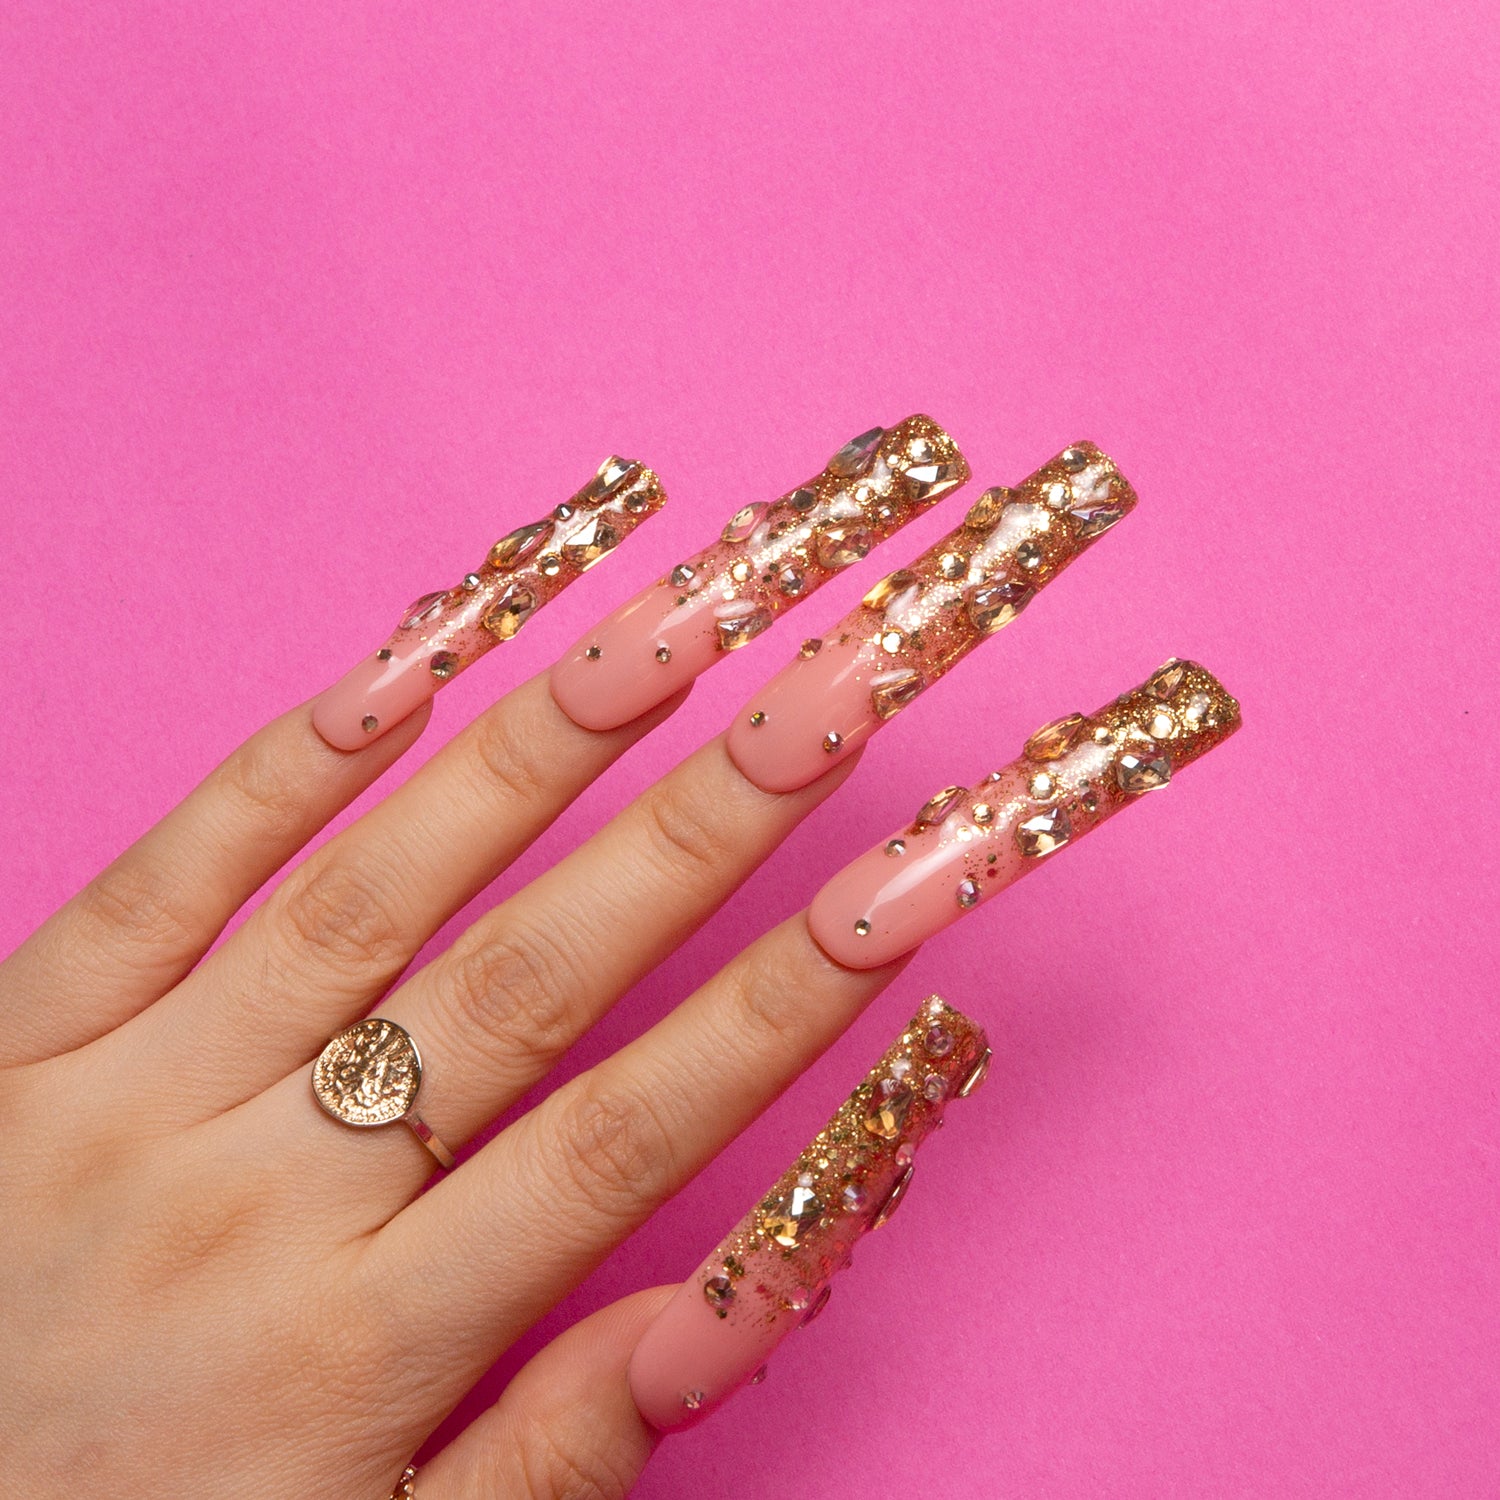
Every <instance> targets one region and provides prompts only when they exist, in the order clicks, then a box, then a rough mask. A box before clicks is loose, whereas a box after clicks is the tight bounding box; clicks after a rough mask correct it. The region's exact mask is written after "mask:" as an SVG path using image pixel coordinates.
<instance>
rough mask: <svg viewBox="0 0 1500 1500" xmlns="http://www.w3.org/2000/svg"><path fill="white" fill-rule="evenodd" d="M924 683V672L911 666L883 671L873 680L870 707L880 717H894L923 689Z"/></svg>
mask: <svg viewBox="0 0 1500 1500" xmlns="http://www.w3.org/2000/svg"><path fill="white" fill-rule="evenodd" d="M924 685H925V684H924V683H923V681H922V674H921V673H920V672H917V671H915V670H913V669H912V668H910V667H903V668H902V669H901V670H900V671H899V672H882V673H881V674H880V675H879V676H878V677H875V678H874V679H872V681H871V684H870V707H871V708H873V709H874V710H875V713H876V715H877V716H878V717H879V718H882V719H889V718H892V717H894V716H895V715H896V714H898V713H900V712H901V710H902V709H903V708H905V707H906V705H907V704H908V703H910V702H911V701H912V700H913V699H914V698H915V697H916V696H917V694H918V693H920V692H921V691H922V688H923V686H924Z"/></svg>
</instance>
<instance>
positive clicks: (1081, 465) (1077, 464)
mask: <svg viewBox="0 0 1500 1500" xmlns="http://www.w3.org/2000/svg"><path fill="white" fill-rule="evenodd" d="M1057 461H1058V463H1060V464H1061V465H1062V466H1063V468H1065V469H1066V470H1067V471H1068V473H1070V474H1081V473H1082V472H1083V471H1084V470H1085V469H1086V468H1088V465H1089V456H1088V454H1087V453H1085V452H1084V451H1083V449H1082V448H1064V449H1063V451H1062V452H1061V453H1060V454H1058V457H1057Z"/></svg>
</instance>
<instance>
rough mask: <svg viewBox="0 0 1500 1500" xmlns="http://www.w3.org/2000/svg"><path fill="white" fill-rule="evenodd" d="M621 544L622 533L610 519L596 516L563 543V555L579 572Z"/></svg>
mask: <svg viewBox="0 0 1500 1500" xmlns="http://www.w3.org/2000/svg"><path fill="white" fill-rule="evenodd" d="M619 545H620V533H619V532H618V531H616V530H615V528H614V527H613V526H611V525H610V524H609V522H608V521H606V520H603V519H602V518H601V517H599V516H595V517H594V518H593V519H592V520H591V521H588V522H586V523H585V524H584V525H582V526H580V527H579V528H578V530H577V531H575V532H574V533H573V535H572V536H570V537H569V538H568V539H567V541H565V542H564V543H563V549H562V550H563V556H564V557H565V558H567V560H568V561H569V562H570V563H572V564H573V566H574V567H575V568H577V569H578V570H579V572H585V571H586V570H587V569H589V568H592V567H593V566H594V564H595V563H596V562H598V561H599V559H600V558H601V557H603V556H604V554H605V553H606V552H612V551H614V549H615V548H616V547H618V546H619Z"/></svg>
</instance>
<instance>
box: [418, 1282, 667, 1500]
mask: <svg viewBox="0 0 1500 1500" xmlns="http://www.w3.org/2000/svg"><path fill="white" fill-rule="evenodd" d="M675 1290H676V1288H675V1287H655V1288H653V1289H652V1290H650V1291H646V1292H637V1293H635V1294H634V1295H633V1296H630V1297H626V1298H624V1299H623V1300H622V1301H619V1302H615V1303H612V1304H611V1305H610V1306H609V1307H606V1308H602V1309H600V1311H598V1312H596V1313H594V1314H593V1315H592V1316H590V1317H587V1318H585V1319H584V1320H583V1321H582V1322H581V1323H575V1324H574V1325H573V1327H571V1328H569V1329H568V1330H567V1331H566V1332H565V1333H562V1334H560V1335H559V1336H558V1337H557V1338H555V1339H554V1340H553V1341H552V1342H551V1343H550V1344H548V1345H547V1347H546V1348H545V1349H543V1350H542V1351H541V1352H540V1353H539V1354H537V1355H536V1356H535V1357H534V1358H533V1359H532V1360H530V1361H529V1362H528V1363H527V1364H526V1365H525V1366H524V1367H523V1368H522V1369H521V1371H520V1373H519V1374H518V1375H517V1376H516V1377H515V1379H513V1380H512V1381H511V1383H510V1384H509V1385H508V1386H507V1387H506V1388H505V1392H504V1394H503V1395H502V1396H501V1397H500V1399H499V1400H498V1401H497V1402H496V1403H495V1404H494V1405H493V1406H492V1407H490V1409H489V1410H488V1411H487V1412H485V1413H484V1415H483V1416H481V1417H480V1418H479V1419H478V1420H477V1421H476V1422H474V1423H473V1424H472V1425H470V1426H469V1427H468V1428H467V1429H466V1430H465V1431H464V1432H462V1433H461V1434H460V1435H459V1436H458V1437H456V1438H455V1439H454V1440H453V1441H452V1442H451V1443H450V1444H449V1445H448V1446H447V1447H446V1448H445V1449H443V1451H442V1452H441V1453H440V1454H438V1456H437V1457H436V1458H434V1459H433V1460H432V1462H431V1463H428V1464H425V1465H424V1466H423V1467H422V1470H421V1472H420V1473H419V1474H418V1475H417V1479H416V1483H415V1487H414V1493H415V1495H416V1497H417V1500H581V1497H583V1496H588V1497H590V1500H620V1497H622V1496H625V1495H628V1494H629V1493H630V1490H631V1487H632V1486H633V1485H634V1484H635V1482H636V1480H637V1478H639V1476H640V1472H641V1470H642V1469H644V1468H645V1467H646V1460H647V1459H648V1458H650V1457H651V1453H652V1450H653V1449H654V1448H655V1447H656V1444H657V1442H658V1441H659V1440H660V1434H659V1433H657V1432H655V1431H654V1430H653V1429H652V1428H651V1427H650V1426H649V1425H648V1424H647V1423H646V1422H645V1421H643V1420H642V1418H641V1416H640V1413H639V1412H637V1411H636V1407H635V1402H634V1401H633V1400H632V1399H631V1395H630V1384H629V1381H628V1380H627V1378H626V1371H627V1369H628V1368H629V1365H630V1356H631V1354H632V1353H633V1352H634V1350H635V1346H636V1344H637V1343H638V1342H639V1341H640V1337H641V1334H642V1333H644V1332H645V1330H646V1327H647V1325H648V1324H649V1323H650V1322H651V1321H652V1320H653V1319H654V1318H655V1317H656V1315H657V1314H658V1313H659V1312H660V1311H661V1310H662V1308H663V1307H665V1306H666V1304H667V1303H668V1302H670V1301H671V1299H672V1294H673V1292H674V1291H675Z"/></svg>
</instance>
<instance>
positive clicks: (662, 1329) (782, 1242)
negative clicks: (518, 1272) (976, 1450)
mask: <svg viewBox="0 0 1500 1500" xmlns="http://www.w3.org/2000/svg"><path fill="white" fill-rule="evenodd" d="M989 1057H990V1052H989V1047H988V1046H987V1045H986V1043H985V1036H984V1032H983V1031H982V1030H981V1029H980V1028H979V1027H978V1026H977V1025H976V1024H975V1023H974V1022H973V1021H971V1020H970V1019H969V1018H968V1017H967V1016H965V1015H962V1014H961V1013H960V1012H958V1011H956V1010H954V1009H953V1008H952V1007H950V1006H948V1005H946V1004H944V1002H943V1001H942V1000H941V999H939V998H938V997H937V996H936V995H933V996H931V997H930V998H929V999H928V1000H926V1001H924V1002H923V1004H922V1007H921V1008H920V1009H919V1010H918V1011H917V1013H916V1015H915V1016H913V1017H912V1020H911V1023H910V1024H909V1025H908V1026H907V1028H906V1030H905V1031H903V1032H902V1034H901V1035H900V1036H899V1037H898V1038H897V1039H896V1041H895V1042H894V1044H893V1045H892V1046H891V1047H890V1048H889V1049H888V1050H887V1051H886V1053H885V1055H884V1056H883V1057H882V1058H881V1060H880V1062H879V1063H877V1064H876V1066H875V1068H874V1069H873V1070H872V1071H871V1073H870V1074H869V1076H868V1077H867V1078H866V1079H865V1081H864V1082H863V1083H861V1084H860V1086H859V1087H858V1088H857V1089H855V1091H854V1092H853V1093H852V1094H851V1095H850V1096H849V1098H848V1099H847V1100H846V1101H845V1103H844V1104H843V1105H841V1106H840V1108H839V1110H838V1112H837V1113H836V1114H835V1115H834V1117H833V1119H832V1120H830V1121H829V1122H828V1125H827V1126H826V1127H825V1128H824V1129H823V1130H822V1131H820V1132H819V1133H818V1134H817V1135H816V1136H814V1137H813V1140H812V1143H811V1144H810V1145H809V1146H808V1148H807V1149H806V1150H805V1151H804V1152H803V1153H802V1154H801V1155H800V1156H799V1157H798V1158H797V1160H796V1161H795V1162H793V1163H792V1165H791V1167H790V1168H789V1169H788V1170H787V1171H786V1172H785V1173H783V1174H782V1176H781V1178H780V1180H779V1181H778V1182H777V1183H776V1185H775V1186H774V1187H773V1188H772V1189H771V1191H770V1192H769V1193H768V1194H767V1195H766V1196H765V1197H764V1198H762V1199H761V1200H760V1202H759V1203H758V1204H757V1205H756V1206H755V1207H754V1208H753V1209H751V1211H750V1212H749V1213H748V1214H746V1216H745V1217H744V1218H743V1219H741V1220H740V1222H739V1224H738V1225H737V1226H736V1227H735V1228H734V1229H733V1230H732V1231H731V1232H730V1234H729V1235H728V1237H727V1238H726V1239H725V1240H724V1241H723V1242H722V1243H721V1244H720V1245H719V1246H718V1248H717V1249H716V1250H715V1251H714V1252H713V1254H712V1255H710V1256H709V1257H708V1259H707V1260H706V1261H704V1262H703V1264H702V1265H701V1266H699V1267H698V1269H697V1271H696V1272H694V1274H693V1275H692V1276H690V1277H689V1278H688V1280H687V1281H685V1282H684V1283H683V1284H682V1286H681V1287H679V1288H678V1290H677V1293H676V1295H675V1296H674V1297H673V1298H672V1300H671V1301H670V1302H669V1303H668V1304H667V1305H666V1307H665V1308H663V1310H662V1311H661V1313H660V1314H658V1316H657V1318H656V1320H655V1322H653V1323H652V1324H651V1325H650V1326H649V1327H648V1328H647V1329H646V1331H645V1333H644V1334H642V1335H641V1341H640V1343H639V1344H638V1345H637V1346H636V1350H635V1353H634V1355H633V1356H632V1358H631V1362H630V1390H631V1394H632V1396H633V1397H634V1398H635V1403H636V1406H637V1407H638V1409H639V1410H640V1413H641V1415H642V1416H643V1417H645V1419H646V1420H647V1421H648V1422H650V1423H651V1425H652V1426H653V1427H656V1428H658V1429H660V1430H662V1431H672V1430H673V1429H675V1428H681V1427H687V1426H689V1425H691V1424H692V1423H694V1422H699V1421H701V1420H702V1419H703V1418H704V1417H706V1416H707V1415H708V1414H709V1413H710V1412H711V1411H713V1410H714V1409H715V1408H716V1407H718V1406H720V1405H721V1404H722V1403H723V1402H724V1401H725V1400H727V1399H728V1398H729V1397H730V1396H731V1395H733V1394H734V1392H735V1391H737V1390H739V1389H740V1388H741V1387H742V1386H745V1385H750V1384H755V1383H756V1382H757V1380H758V1376H759V1374H760V1373H761V1372H763V1371H764V1369H765V1363H766V1360H767V1359H768V1358H769V1357H770V1355H771V1354H772V1353H773V1352H774V1350H775V1349H776V1347H777V1345H778V1344H780V1343H781V1341H782V1340H783V1339H784V1338H785V1337H786V1336H787V1335H788V1334H789V1333H792V1332H794V1331H795V1330H796V1329H798V1328H801V1327H803V1326H805V1325H806V1324H808V1323H810V1322H812V1320H813V1319H814V1318H815V1317H817V1315H818V1314H819V1313H820V1312H821V1311H822V1310H823V1307H824V1304H825V1303H826V1302H827V1301H828V1296H829V1292H830V1291H831V1282H832V1280H833V1278H834V1276H835V1275H837V1273H838V1272H839V1271H841V1270H843V1269H844V1268H845V1267H846V1266H847V1265H848V1264H849V1262H850V1258H851V1256H852V1253H853V1250H854V1245H855V1243H856V1241H858V1240H859V1239H860V1237H861V1236H863V1235H865V1234H868V1233H869V1232H870V1231H871V1230H873V1229H879V1228H880V1227H881V1226H882V1225H884V1224H885V1223H887V1222H888V1221H889V1219H890V1217H891V1215H892V1214H893V1213H894V1212H895V1211H896V1206H897V1205H898V1204H899V1203H900V1202H901V1199H902V1197H903V1196H904V1195H905V1193H906V1190H907V1187H908V1185H909V1184H910V1182H911V1179H912V1173H913V1170H914V1167H913V1162H914V1158H915V1156H916V1152H917V1148H918V1147H919V1146H920V1145H921V1144H922V1143H923V1142H924V1141H925V1140H926V1139H927V1137H928V1136H930V1135H931V1134H932V1133H933V1131H935V1130H936V1129H937V1127H938V1126H939V1125H940V1124H941V1123H942V1117H943V1110H944V1108H945V1106H946V1105H947V1103H948V1101H949V1099H962V1098H965V1097H967V1096H968V1095H969V1094H971V1093H973V1092H974V1090H975V1089H976V1088H978V1087H979V1085H980V1083H981V1082H983V1080H984V1075H985V1072H986V1070H987V1068H988V1066H989Z"/></svg>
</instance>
